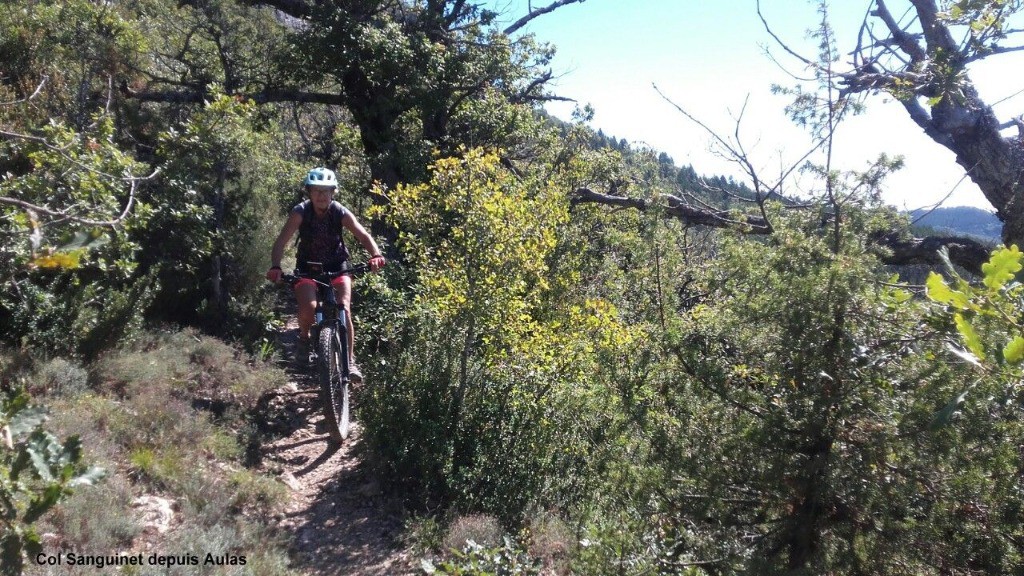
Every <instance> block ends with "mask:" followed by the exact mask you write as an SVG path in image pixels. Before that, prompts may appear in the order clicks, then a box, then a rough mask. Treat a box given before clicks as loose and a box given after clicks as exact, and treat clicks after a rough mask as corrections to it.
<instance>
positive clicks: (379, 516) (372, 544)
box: [261, 325, 419, 576]
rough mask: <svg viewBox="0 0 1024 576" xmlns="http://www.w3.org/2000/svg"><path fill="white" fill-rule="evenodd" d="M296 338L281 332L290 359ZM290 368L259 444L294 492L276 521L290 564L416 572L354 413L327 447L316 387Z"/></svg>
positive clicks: (372, 573)
mask: <svg viewBox="0 0 1024 576" xmlns="http://www.w3.org/2000/svg"><path fill="white" fill-rule="evenodd" d="M296 333H297V330H296V328H295V326H294V325H290V326H288V327H287V328H286V330H285V331H284V332H283V333H282V335H281V341H282V344H283V348H284V349H285V357H286V358H287V359H288V360H291V358H292V356H293V349H294V342H295V337H296ZM291 364H292V363H289V369H288V370H289V372H288V373H289V380H290V381H289V382H288V383H287V384H286V385H285V386H283V387H282V388H280V389H278V390H277V391H276V393H274V394H273V395H272V396H271V397H270V398H269V403H268V405H267V409H266V412H265V413H266V416H267V418H268V419H269V422H268V425H269V427H270V429H271V430H272V434H271V437H272V440H271V441H270V442H269V443H266V444H264V445H263V446H262V447H261V451H262V453H261V461H262V466H263V468H264V469H266V470H268V471H270V472H273V473H275V474H277V475H278V476H279V477H280V478H281V479H282V480H283V481H284V482H285V483H286V484H288V486H289V487H290V488H291V489H292V500H291V503H290V504H289V505H288V507H287V509H286V510H285V511H284V513H283V514H282V515H280V516H279V517H278V520H279V525H280V526H281V527H282V528H283V529H284V530H285V531H286V532H288V533H290V534H292V558H293V566H294V567H295V568H297V569H298V570H299V571H301V572H302V573H305V574H308V575H310V576H320V575H345V576H378V575H379V576H385V575H387V576H391V575H395V574H417V573H419V572H417V571H416V570H414V569H413V566H412V559H411V554H410V553H409V552H408V550H405V549H404V548H403V545H402V542H401V540H400V537H401V532H402V517H401V510H400V505H399V503H398V502H396V501H394V500H392V499H389V498H388V497H386V496H385V495H384V494H383V493H382V492H381V490H380V485H379V483H378V482H377V480H376V479H375V478H374V477H373V476H372V474H371V473H370V472H369V471H368V470H367V469H366V468H367V467H366V466H364V463H363V457H362V454H361V444H360V436H361V432H362V429H361V427H360V426H359V422H358V412H356V413H355V414H354V415H355V417H356V422H355V424H354V429H353V431H352V435H351V436H349V438H348V440H346V441H345V443H344V444H343V445H341V446H340V447H339V446H336V445H332V444H331V443H330V442H329V439H328V436H327V434H326V432H325V431H324V430H323V424H322V420H323V416H322V414H321V412H320V408H319V404H318V399H317V388H316V383H315V382H314V381H313V380H312V378H310V377H309V376H307V375H305V374H302V373H299V372H296V371H295V370H294V369H292V368H291ZM367 385H369V383H367Z"/></svg>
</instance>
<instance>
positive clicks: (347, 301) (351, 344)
mask: <svg viewBox="0 0 1024 576" xmlns="http://www.w3.org/2000/svg"><path fill="white" fill-rule="evenodd" d="M331 285H333V286H334V295H335V296H336V297H337V298H338V304H340V305H341V307H342V308H344V309H345V317H346V318H347V319H348V330H346V332H348V363H349V364H350V365H351V364H353V363H355V352H353V350H355V342H356V337H355V328H354V327H353V325H352V305H351V303H352V278H350V277H349V276H338V277H337V278H335V279H334V280H333V281H332V282H331Z"/></svg>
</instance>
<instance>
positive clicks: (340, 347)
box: [281, 263, 369, 442]
mask: <svg viewBox="0 0 1024 576" xmlns="http://www.w3.org/2000/svg"><path fill="white" fill-rule="evenodd" d="M310 264H313V263H310ZM367 271H369V267H368V266H367V265H365V264H362V265H359V266H355V267H351V268H345V269H343V270H341V271H339V272H317V273H314V274H303V273H300V272H299V271H298V270H296V271H295V274H287V275H282V277H281V278H282V280H284V281H286V282H288V283H290V284H292V285H295V284H296V283H297V282H298V281H299V280H302V279H304V278H306V279H309V280H312V281H313V282H314V283H315V284H316V310H315V312H314V316H313V320H314V323H313V326H311V327H310V342H311V345H312V346H313V348H312V352H311V354H310V359H312V360H313V362H312V364H313V365H314V366H315V369H314V374H315V376H316V378H317V380H318V382H319V383H320V396H321V403H322V405H323V409H324V416H325V419H326V422H327V428H328V433H329V434H330V436H331V438H332V439H333V440H334V441H336V442H342V441H343V440H344V439H345V438H347V437H348V434H349V384H350V374H349V354H350V352H351V351H350V350H349V342H348V338H349V332H348V318H347V317H346V316H345V312H346V311H345V309H344V308H343V307H341V306H340V305H339V304H338V298H337V295H336V294H335V292H334V286H333V285H332V284H331V281H332V280H334V279H335V278H337V277H338V276H341V275H342V274H348V275H351V276H355V275H359V274H363V273H365V272H367ZM325 330H326V332H325Z"/></svg>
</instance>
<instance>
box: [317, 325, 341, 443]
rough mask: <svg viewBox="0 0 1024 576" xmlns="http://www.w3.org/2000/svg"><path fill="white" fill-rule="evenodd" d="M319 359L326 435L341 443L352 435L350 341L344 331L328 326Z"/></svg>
mask: <svg viewBox="0 0 1024 576" xmlns="http://www.w3.org/2000/svg"><path fill="white" fill-rule="evenodd" d="M342 322H344V319H342ZM341 325H342V326H344V324H341ZM339 332H340V333H339ZM317 357H318V358H317V381H318V383H319V384H320V404H321V405H322V406H323V410H324V419H325V421H326V422H327V433H328V434H330V436H331V440H334V441H335V442H339V443H340V442H342V441H344V440H345V439H346V438H348V435H349V395H348V338H347V335H346V334H345V333H344V328H342V330H340V331H339V330H337V329H335V328H334V327H329V326H325V327H324V328H323V329H322V330H321V331H320V338H319V339H318V341H317Z"/></svg>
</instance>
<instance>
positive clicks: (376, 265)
mask: <svg viewBox="0 0 1024 576" xmlns="http://www.w3.org/2000/svg"><path fill="white" fill-rule="evenodd" d="M387 263H388V261H387V260H385V259H384V257H383V256H381V255H379V254H378V255H377V256H374V257H373V258H370V270H372V271H374V272H376V271H377V270H380V269H381V268H383V267H384V266H385V265H386V264H387Z"/></svg>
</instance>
